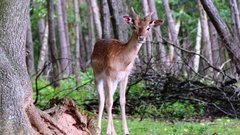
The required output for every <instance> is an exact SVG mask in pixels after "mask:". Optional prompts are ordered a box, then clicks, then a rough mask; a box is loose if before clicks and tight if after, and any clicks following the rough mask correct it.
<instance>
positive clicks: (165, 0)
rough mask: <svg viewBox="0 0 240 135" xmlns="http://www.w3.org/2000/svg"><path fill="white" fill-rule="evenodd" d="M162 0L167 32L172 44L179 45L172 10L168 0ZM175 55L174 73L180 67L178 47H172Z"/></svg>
mask: <svg viewBox="0 0 240 135" xmlns="http://www.w3.org/2000/svg"><path fill="white" fill-rule="evenodd" d="M162 1H163V6H164V11H165V16H166V22H167V25H168V28H169V33H170V37H171V41H170V42H171V43H173V44H174V45H176V46H178V47H180V44H179V40H178V37H177V32H176V29H175V23H174V20H173V17H172V11H171V9H170V7H169V3H168V0H162ZM174 52H175V55H174V71H173V73H174V74H175V75H178V74H179V70H180V68H181V51H180V50H179V49H174Z"/></svg>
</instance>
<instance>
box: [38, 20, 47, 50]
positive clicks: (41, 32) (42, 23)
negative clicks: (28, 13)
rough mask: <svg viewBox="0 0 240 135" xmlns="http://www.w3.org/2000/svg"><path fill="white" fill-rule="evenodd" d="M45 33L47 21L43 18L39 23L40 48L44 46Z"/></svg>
mask: <svg viewBox="0 0 240 135" xmlns="http://www.w3.org/2000/svg"><path fill="white" fill-rule="evenodd" d="M44 32H45V21H44V19H43V18H41V19H39V21H38V40H39V44H40V46H41V45H42V44H43V37H44Z"/></svg>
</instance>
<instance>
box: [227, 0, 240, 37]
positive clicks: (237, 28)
mask: <svg viewBox="0 0 240 135" xmlns="http://www.w3.org/2000/svg"><path fill="white" fill-rule="evenodd" d="M228 3H229V8H230V10H231V22H232V30H233V33H234V36H236V38H240V16H239V11H238V5H237V2H236V0H228Z"/></svg>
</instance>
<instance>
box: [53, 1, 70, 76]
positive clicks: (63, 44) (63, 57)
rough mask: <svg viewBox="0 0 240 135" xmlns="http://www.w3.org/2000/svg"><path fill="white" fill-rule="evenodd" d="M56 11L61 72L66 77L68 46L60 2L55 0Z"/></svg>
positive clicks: (68, 67) (67, 73) (67, 71)
mask: <svg viewBox="0 0 240 135" xmlns="http://www.w3.org/2000/svg"><path fill="white" fill-rule="evenodd" d="M56 10H57V15H58V31H59V39H60V49H61V53H60V56H61V58H60V59H61V61H60V62H61V70H62V73H63V74H64V75H66V76H68V75H69V74H70V66H69V65H70V62H69V61H70V60H69V57H68V56H69V54H68V44H67V39H66V35H65V28H64V20H63V14H62V5H61V0H57V5H56Z"/></svg>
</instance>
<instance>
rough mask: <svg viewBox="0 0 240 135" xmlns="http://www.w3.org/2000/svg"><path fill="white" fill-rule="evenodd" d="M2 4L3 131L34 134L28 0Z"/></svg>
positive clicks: (6, 0) (0, 88)
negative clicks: (29, 113)
mask: <svg viewBox="0 0 240 135" xmlns="http://www.w3.org/2000/svg"><path fill="white" fill-rule="evenodd" d="M0 5H1V8H0V16H1V17H0V24H1V25H0V52H1V54H0V55H1V57H0V95H1V96H0V101H1V102H0V110H1V111H0V134H1V135H14V134H26V135H27V134H33V131H32V129H31V126H30V123H29V121H28V118H27V114H26V113H25V109H26V105H27V103H29V101H30V100H31V96H32V93H31V82H30V78H29V76H28V72H27V67H26V63H25V62H26V60H25V56H26V50H25V45H26V44H25V43H26V32H27V31H26V29H27V18H28V17H27V16H28V14H29V11H28V6H29V0H1V1H0Z"/></svg>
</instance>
